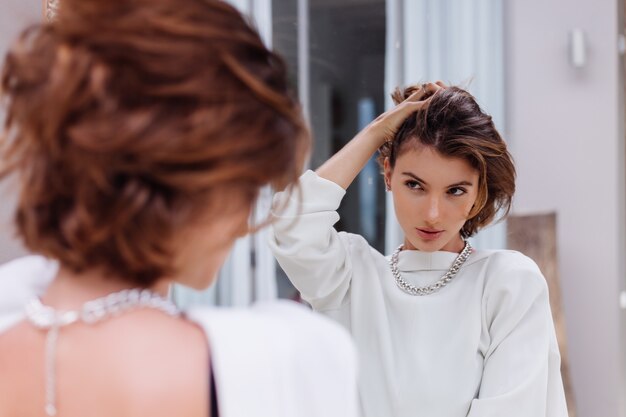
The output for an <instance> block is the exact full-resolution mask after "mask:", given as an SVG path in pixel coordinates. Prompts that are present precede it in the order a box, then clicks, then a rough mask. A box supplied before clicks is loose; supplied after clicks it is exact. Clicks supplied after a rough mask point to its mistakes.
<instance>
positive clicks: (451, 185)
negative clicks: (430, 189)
mask: <svg viewBox="0 0 626 417" xmlns="http://www.w3.org/2000/svg"><path fill="white" fill-rule="evenodd" d="M402 175H406V176H409V177H411V178H413V179H414V180H416V181H417V182H420V183H422V184H424V185H428V183H427V182H426V181H424V180H423V179H421V178H420V177H418V176H417V175H415V174H413V173H412V172H403V173H402ZM460 185H465V186H468V187H473V186H474V184H472V183H471V182H469V181H460V182H456V183H454V184H450V185H448V187H447V188H450V187H458V186H460Z"/></svg>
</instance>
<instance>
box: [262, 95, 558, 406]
mask: <svg viewBox="0 0 626 417" xmlns="http://www.w3.org/2000/svg"><path fill="white" fill-rule="evenodd" d="M394 101H395V102H396V104H398V105H397V106H396V107H395V108H394V109H392V110H390V111H389V112H387V113H385V114H383V115H381V116H380V117H379V118H377V119H376V120H375V121H373V122H372V123H371V124H370V125H369V126H367V127H366V128H365V129H364V130H363V131H361V132H360V133H359V134H358V135H357V136H356V137H355V138H354V139H353V140H352V141H351V142H349V143H348V144H347V145H346V146H345V147H344V148H343V149H342V150H340V151H339V152H338V153H337V154H335V155H334V156H332V157H331V158H330V159H329V160H328V161H327V162H326V163H324V164H323V165H322V166H321V167H320V168H319V169H318V170H317V171H316V172H313V171H307V172H306V173H305V174H304V175H303V176H302V177H301V191H302V193H301V201H300V200H298V199H297V198H296V196H291V197H287V196H286V195H278V196H277V200H276V202H275V204H276V206H277V209H276V210H275V212H276V216H277V219H278V220H277V222H276V223H275V224H274V225H273V237H272V239H271V241H270V245H271V247H272V249H273V251H274V254H275V256H276V257H277V259H278V261H279V263H280V265H281V266H282V267H283V269H284V270H285V272H286V273H287V275H288V276H289V278H290V279H291V281H292V282H293V283H294V285H295V286H296V287H297V288H298V289H299V290H300V292H301V294H302V297H303V298H304V299H305V300H306V301H307V302H309V303H310V304H311V305H312V306H313V308H314V309H315V310H317V311H319V312H321V313H323V314H325V315H327V316H329V317H331V318H333V319H335V320H337V321H338V322H339V323H341V324H342V325H344V326H345V327H346V328H347V329H348V330H349V331H350V332H351V334H352V336H353V337H354V340H355V342H356V344H357V346H358V349H359V354H360V360H361V365H362V367H361V380H360V402H361V407H362V411H363V415H364V416H366V417H378V416H394V417H409V416H416V415H423V416H436V417H466V416H469V417H488V416H489V417H491V416H507V417H539V416H541V417H565V416H566V415H567V408H566V404H565V396H564V391H563V385H562V381H561V374H560V356H559V351H558V346H557V341H556V336H555V330H554V325H553V322H552V316H551V312H550V305H549V300H548V290H547V285H546V282H545V279H544V277H543V276H542V274H541V272H540V271H539V269H538V267H537V265H536V264H535V263H534V262H533V261H532V260H530V259H529V258H527V257H526V256H524V255H522V254H521V253H518V252H514V251H509V250H492V251H487V250H477V249H473V248H472V247H471V245H470V244H469V243H468V241H467V239H468V238H469V237H471V236H473V235H474V234H475V233H476V232H478V231H479V230H480V229H482V228H483V227H485V226H487V225H488V224H490V223H491V222H492V221H494V220H495V219H496V217H497V215H498V213H504V214H506V213H508V210H509V208H510V204H511V199H512V197H513V194H514V191H515V169H514V165H513V162H512V159H511V156H510V154H509V152H508V151H507V148H506V144H505V142H504V141H503V140H502V138H501V136H500V135H499V133H498V132H497V130H496V128H495V127H494V124H493V122H492V120H491V117H490V116H489V115H487V114H485V113H484V112H483V111H482V110H481V109H480V108H479V106H478V104H477V103H476V101H475V99H474V98H473V97H472V96H471V95H470V94H469V93H467V92H466V91H464V90H462V89H459V88H455V87H446V86H445V85H443V84H442V83H428V84H425V85H423V86H415V87H410V88H408V89H406V90H404V91H403V92H401V91H396V93H395V94H394ZM377 151H379V162H380V165H381V170H382V171H383V173H384V179H385V184H386V187H387V191H388V192H391V193H392V194H393V201H394V206H395V214H396V217H397V220H398V222H399V224H400V226H401V228H402V230H403V232H404V243H403V244H402V245H401V246H400V247H399V248H398V249H397V250H396V251H395V252H394V253H392V254H390V255H389V256H384V255H383V254H381V253H379V252H378V251H377V250H375V249H374V248H372V247H371V246H370V245H369V244H368V243H367V241H366V240H365V239H364V238H363V237H361V236H359V235H355V234H350V233H345V232H341V233H338V232H337V231H336V230H335V229H334V228H333V225H334V223H335V222H337V220H338V219H339V216H338V214H337V211H336V210H337V208H338V207H339V204H340V203H341V199H342V197H343V196H344V194H345V190H346V189H347V188H348V186H349V185H350V184H351V183H352V181H353V180H354V179H355V178H356V176H357V175H358V173H359V172H360V170H361V169H362V168H363V166H364V165H365V164H366V163H367V161H368V160H369V159H370V158H371V157H372V155H374V154H375V153H376V152H377ZM300 203H301V204H300ZM281 206H284V208H280V209H279V207H281Z"/></svg>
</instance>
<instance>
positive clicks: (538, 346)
mask: <svg viewBox="0 0 626 417" xmlns="http://www.w3.org/2000/svg"><path fill="white" fill-rule="evenodd" d="M509 254H511V253H509ZM507 258H508V259H507V261H506V265H504V266H503V268H497V274H498V275H499V276H497V277H493V278H494V279H493V280H491V281H490V282H489V283H488V284H487V288H486V290H485V299H484V301H483V320H485V323H483V326H484V327H485V328H487V329H488V333H489V344H488V346H487V348H486V352H485V359H484V360H485V363H484V369H483V377H482V381H481V385H480V391H479V394H478V398H477V399H475V400H473V401H472V405H471V409H470V413H469V414H468V417H501V416H507V417H567V406H566V404H565V394H564V390H563V383H562V380H561V372H560V355H559V351H558V346H557V343H556V335H555V330H554V324H553V321H552V314H551V312H550V304H549V298H548V286H547V283H546V282H545V279H544V277H543V275H542V274H541V272H540V271H539V268H538V267H537V265H536V264H535V263H534V262H533V261H531V260H530V259H529V258H527V257H525V256H523V255H521V254H519V253H514V256H508V257H507ZM489 287H491V288H489Z"/></svg>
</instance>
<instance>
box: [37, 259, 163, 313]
mask: <svg viewBox="0 0 626 417" xmlns="http://www.w3.org/2000/svg"><path fill="white" fill-rule="evenodd" d="M170 283H171V281H170V280H167V279H161V280H158V281H157V282H156V283H155V284H154V285H152V286H150V287H149V288H148V289H150V290H152V291H154V292H156V293H158V294H160V295H161V296H163V297H166V296H167V294H168V291H169V286H170ZM132 288H138V285H135V284H133V283H132V282H129V281H127V280H124V279H122V278H120V277H112V276H108V275H106V274H105V273H103V271H100V270H89V271H85V272H81V273H75V272H72V271H70V270H69V269H67V268H64V267H61V268H60V269H59V272H58V274H57V276H56V277H55V278H54V280H53V281H52V283H51V284H50V285H49V286H48V288H47V289H46V292H45V294H44V296H43V297H42V302H43V303H44V304H45V305H49V306H51V307H54V308H56V309H60V310H75V309H79V308H80V307H81V306H82V305H83V304H84V303H85V302H87V301H90V300H93V299H96V298H100V297H104V296H106V295H108V294H111V293H114V292H118V291H122V290H126V289H132Z"/></svg>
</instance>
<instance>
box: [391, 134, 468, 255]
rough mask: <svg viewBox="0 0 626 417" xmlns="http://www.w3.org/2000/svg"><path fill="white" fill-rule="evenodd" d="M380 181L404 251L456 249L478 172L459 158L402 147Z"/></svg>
mask: <svg viewBox="0 0 626 417" xmlns="http://www.w3.org/2000/svg"><path fill="white" fill-rule="evenodd" d="M385 180H386V181H387V184H389V186H390V188H391V191H392V193H393V202H394V205H395V211H396V216H397V217H398V222H399V223H400V226H401V227H402V230H403V231H404V236H405V239H404V247H405V249H409V250H415V249H417V250H421V251H425V252H434V251H439V250H444V251H449V252H460V251H461V250H462V249H463V241H462V239H461V235H460V230H461V228H462V227H463V225H464V224H465V221H466V220H467V219H468V215H469V213H470V211H471V210H472V206H473V205H474V202H475V201H476V197H477V195H478V180H479V174H478V171H477V170H475V169H474V168H472V166H471V165H470V164H469V163H468V162H467V161H465V160H464V159H461V158H451V157H446V156H443V155H441V154H440V153H439V152H438V151H437V150H435V149H434V148H432V147H429V146H423V145H420V146H418V147H416V148H413V149H409V150H406V151H404V152H402V153H401V154H400V155H399V156H398V157H397V158H396V165H395V167H394V168H393V169H392V168H391V166H390V164H389V160H385Z"/></svg>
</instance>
